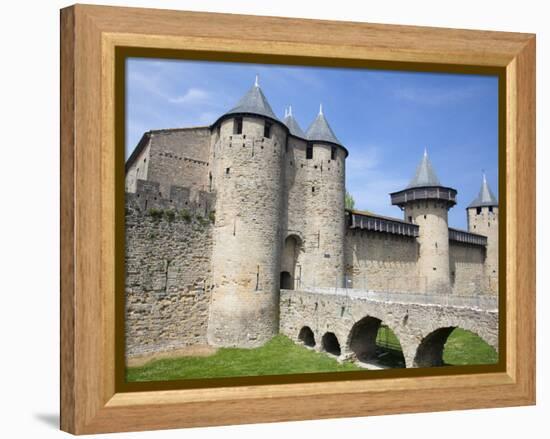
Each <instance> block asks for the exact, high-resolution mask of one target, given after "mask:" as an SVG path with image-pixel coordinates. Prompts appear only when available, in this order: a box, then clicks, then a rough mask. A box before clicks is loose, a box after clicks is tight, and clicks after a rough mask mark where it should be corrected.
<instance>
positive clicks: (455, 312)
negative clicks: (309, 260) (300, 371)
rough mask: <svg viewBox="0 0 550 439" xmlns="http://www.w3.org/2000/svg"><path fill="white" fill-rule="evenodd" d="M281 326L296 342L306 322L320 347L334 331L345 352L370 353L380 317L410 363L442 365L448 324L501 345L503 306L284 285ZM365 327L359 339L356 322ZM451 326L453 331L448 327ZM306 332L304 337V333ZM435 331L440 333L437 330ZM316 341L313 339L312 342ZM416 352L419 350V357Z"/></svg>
mask: <svg viewBox="0 0 550 439" xmlns="http://www.w3.org/2000/svg"><path fill="white" fill-rule="evenodd" d="M280 297H281V302H280V310H281V312H280V325H281V326H280V332H281V333H283V334H285V335H287V336H288V337H290V338H291V339H293V340H294V341H296V342H304V337H303V334H304V333H306V332H307V331H304V329H303V328H305V327H307V328H309V329H310V330H311V331H312V335H313V337H314V340H315V348H316V349H318V350H321V351H323V350H324V349H323V347H322V337H323V336H324V335H325V334H327V333H333V334H334V335H335V336H336V338H337V339H338V343H339V345H340V348H341V357H342V358H343V359H344V358H346V359H350V358H351V359H354V358H356V356H357V351H358V350H359V351H360V352H361V354H362V355H363V356H364V359H368V358H369V355H373V354H374V345H375V343H374V341H375V339H376V333H377V331H378V328H379V325H380V323H383V324H385V325H387V326H388V327H389V328H390V329H391V330H392V331H393V332H394V333H395V335H396V336H397V338H398V339H399V342H400V343H401V348H402V350H403V356H404V357H405V363H406V366H407V367H418V366H437V365H439V364H440V363H441V354H442V350H443V344H444V343H445V341H446V336H448V333H447V332H445V331H440V330H442V329H445V328H456V327H459V328H463V329H466V330H468V331H471V332H473V333H475V334H477V335H478V336H479V337H481V338H482V339H483V340H485V341H486V342H487V343H488V344H489V345H491V346H492V347H493V348H494V349H495V350H497V351H498V310H497V309H495V308H492V309H487V310H485V309H481V308H477V307H472V306H468V307H467V306H454V305H441V304H438V305H435V304H433V305H431V304H422V303H414V300H411V296H408V297H407V300H404V301H395V296H390V297H391V299H392V300H382V299H373V298H366V297H361V295H360V294H354V295H345V294H330V293H319V292H316V293H311V292H304V291H289V290H282V291H281V296H280ZM359 324H363V327H364V328H366V330H364V331H362V334H361V337H359V338H356V339H354V337H353V333H354V331H353V330H354V327H357V326H356V325H359ZM448 332H450V331H448ZM300 334H302V337H300ZM434 334H435V335H436V336H434ZM310 345H311V342H310ZM417 354H420V355H419V356H418V357H417Z"/></svg>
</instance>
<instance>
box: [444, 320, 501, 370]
mask: <svg viewBox="0 0 550 439" xmlns="http://www.w3.org/2000/svg"><path fill="white" fill-rule="evenodd" d="M443 361H444V362H445V364H449V365H456V366H464V365H466V364H494V363H496V362H497V361H498V356H497V353H496V352H495V350H494V349H493V348H492V347H491V346H489V345H488V344H487V343H485V342H484V341H483V340H482V339H481V338H479V337H478V336H477V335H475V334H473V333H472V332H470V331H465V330H464V329H460V328H457V329H455V330H454V331H453V332H451V335H450V336H449V338H448V339H447V343H446V344H445V350H444V351H443Z"/></svg>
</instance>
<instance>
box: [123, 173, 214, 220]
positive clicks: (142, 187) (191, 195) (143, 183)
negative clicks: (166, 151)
mask: <svg viewBox="0 0 550 439" xmlns="http://www.w3.org/2000/svg"><path fill="white" fill-rule="evenodd" d="M126 198H127V200H128V201H133V202H134V203H135V204H136V205H137V206H138V208H139V209H140V210H142V211H144V212H145V211H148V210H150V209H162V210H166V209H174V210H187V211H188V212H189V213H196V214H199V215H201V216H204V217H208V216H209V215H210V214H211V213H212V212H214V209H215V202H216V194H215V193H214V192H205V191H201V190H196V189H194V188H185V187H181V186H175V185H172V186H170V195H169V197H163V196H162V194H161V192H160V184H159V183H158V182H155V181H147V180H137V182H136V191H135V192H134V193H131V192H127V193H126Z"/></svg>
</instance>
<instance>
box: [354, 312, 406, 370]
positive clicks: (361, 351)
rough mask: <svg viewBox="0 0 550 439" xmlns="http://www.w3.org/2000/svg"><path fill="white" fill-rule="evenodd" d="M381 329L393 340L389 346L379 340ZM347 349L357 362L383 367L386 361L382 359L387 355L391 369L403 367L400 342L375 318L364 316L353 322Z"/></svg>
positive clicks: (392, 332) (393, 333)
mask: <svg viewBox="0 0 550 439" xmlns="http://www.w3.org/2000/svg"><path fill="white" fill-rule="evenodd" d="M381 328H383V329H384V330H385V331H388V332H387V333H388V334H391V337H392V339H393V340H392V344H391V345H390V344H389V343H383V340H381V339H380V332H379V331H380V329H381ZM347 347H348V348H349V350H350V351H351V352H353V353H354V354H355V357H356V358H357V360H359V361H362V362H371V363H379V364H380V365H385V363H386V360H388V359H384V357H386V356H388V355H389V356H390V357H391V363H393V365H392V366H391V367H405V358H404V356H403V352H402V349H401V342H400V341H399V339H398V338H397V335H396V333H395V332H394V331H392V330H391V328H389V327H388V326H386V325H384V324H383V321H382V320H381V319H379V318H377V317H374V316H366V317H363V318H362V319H361V320H359V321H357V322H355V323H354V325H353V326H352V328H351V330H350V332H349V336H348V341H347Z"/></svg>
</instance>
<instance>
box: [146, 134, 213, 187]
mask: <svg viewBox="0 0 550 439" xmlns="http://www.w3.org/2000/svg"><path fill="white" fill-rule="evenodd" d="M150 136H151V140H150V152H149V171H148V176H147V177H148V180H151V181H156V182H158V183H159V185H160V192H161V194H162V196H163V197H168V194H169V190H170V186H172V185H175V186H182V187H188V188H192V189H195V190H202V191H208V190H209V184H208V175H209V171H210V164H209V161H208V159H209V155H210V128H209V127H197V128H182V129H173V130H158V131H152V132H151V134H150Z"/></svg>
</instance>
